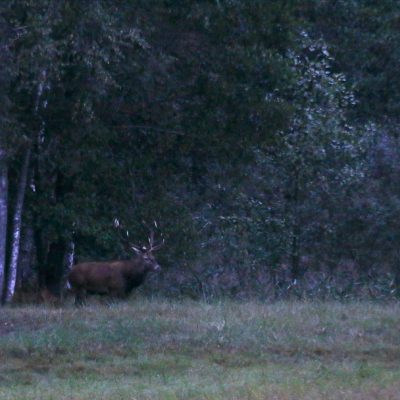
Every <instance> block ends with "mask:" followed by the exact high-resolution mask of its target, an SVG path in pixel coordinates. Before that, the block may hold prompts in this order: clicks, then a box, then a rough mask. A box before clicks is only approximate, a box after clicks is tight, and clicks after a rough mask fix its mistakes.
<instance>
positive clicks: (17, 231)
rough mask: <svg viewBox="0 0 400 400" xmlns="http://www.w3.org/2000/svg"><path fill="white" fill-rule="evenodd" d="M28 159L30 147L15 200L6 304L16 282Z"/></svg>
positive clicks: (9, 299)
mask: <svg viewBox="0 0 400 400" xmlns="http://www.w3.org/2000/svg"><path fill="white" fill-rule="evenodd" d="M30 158H31V147H30V146H29V147H28V149H27V150H26V154H25V159H24V163H23V165H22V170H21V176H20V179H19V184H18V193H17V200H16V205H15V211H14V216H13V225H12V244H11V259H10V264H9V265H8V271H7V285H6V286H7V290H6V296H5V302H6V303H10V302H11V300H12V298H13V296H14V293H15V285H16V282H17V267H18V257H19V247H20V242H21V223H22V211H23V208H24V199H25V191H26V182H27V178H28V171H29V161H30Z"/></svg>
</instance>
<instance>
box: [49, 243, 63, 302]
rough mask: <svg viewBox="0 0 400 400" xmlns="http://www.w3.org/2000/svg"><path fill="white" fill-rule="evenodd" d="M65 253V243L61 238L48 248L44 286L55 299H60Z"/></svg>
mask: <svg viewBox="0 0 400 400" xmlns="http://www.w3.org/2000/svg"><path fill="white" fill-rule="evenodd" d="M66 253H67V243H66V241H65V240H64V239H63V238H58V240H56V241H54V242H52V243H51V244H50V246H49V253H48V257H47V268H46V278H45V285H46V289H48V290H49V292H50V293H51V294H52V295H53V296H55V297H61V292H62V289H63V288H62V282H63V275H64V261H65V255H66Z"/></svg>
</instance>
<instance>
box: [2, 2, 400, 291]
mask: <svg viewBox="0 0 400 400" xmlns="http://www.w3.org/2000/svg"><path fill="white" fill-rule="evenodd" d="M134 3H135V4H133V2H130V1H125V2H119V3H118V4H115V2H110V1H106V0H99V1H93V2H82V1H69V2H50V3H49V2H48V1H43V0H40V1H31V0H24V1H9V2H7V4H6V3H5V4H2V5H1V6H0V14H1V18H0V33H2V39H1V40H2V42H1V43H2V46H3V47H2V48H4V49H5V51H3V52H2V53H1V55H0V57H1V61H2V64H4V65H5V68H4V69H3V70H2V72H1V74H0V83H1V91H0V100H1V101H2V103H3V104H4V105H5V106H4V107H3V109H2V110H1V113H2V114H1V125H0V127H1V129H2V130H4V131H7V132H11V133H12V134H11V135H9V136H8V139H9V140H8V147H9V148H8V153H9V156H10V157H9V158H10V178H11V180H10V181H11V182H12V183H11V190H10V192H11V196H10V198H11V199H13V198H14V195H15V193H14V192H15V186H16V185H14V182H16V181H17V177H18V174H19V170H20V159H21V154H22V150H23V147H24V145H25V144H26V143H29V142H30V143H31V144H32V146H33V159H32V163H31V164H32V165H31V170H32V172H31V177H30V185H29V187H30V190H29V193H28V196H27V202H26V210H25V215H26V216H27V220H28V221H29V222H30V223H31V224H32V225H33V227H34V231H35V238H36V239H35V240H36V242H37V243H36V244H35V246H36V250H37V253H38V254H39V253H41V251H40V249H42V253H43V254H42V256H40V254H39V256H38V257H37V258H38V264H39V265H38V266H39V269H40V268H41V267H40V264H43V265H45V264H47V261H46V260H47V259H48V258H52V257H50V256H49V254H48V252H49V250H48V249H49V248H51V244H52V243H55V242H57V241H62V242H64V243H65V242H67V241H69V240H72V239H73V240H74V241H75V242H76V251H77V257H78V258H79V259H87V258H91V259H94V258H110V257H122V256H124V257H126V256H127V255H128V254H127V253H126V251H125V250H124V246H123V244H122V243H121V240H120V239H119V237H118V233H117V232H115V231H114V230H113V228H112V224H113V220H114V218H119V219H120V220H121V222H122V224H123V226H124V228H125V229H126V230H128V231H129V233H130V238H131V239H132V242H134V243H143V242H145V241H146V239H147V236H148V234H149V225H152V224H153V221H154V220H156V221H158V223H159V225H160V231H161V232H163V234H164V237H165V239H166V246H165V249H164V253H163V254H162V255H161V258H162V259H163V260H162V261H163V262H164V264H165V265H166V266H167V269H168V268H169V269H171V270H175V271H176V272H177V274H179V273H181V272H182V273H185V270H188V271H189V274H192V275H193V277H196V278H193V279H194V280H193V281H192V283H193V285H199V286H202V289H201V290H206V289H205V288H207V287H210V286H211V283H210V281H212V280H213V279H219V278H218V276H219V275H218V274H219V272H221V271H222V272H221V273H222V274H223V273H224V272H227V271H228V272H229V273H231V275H232V276H234V275H235V276H237V280H238V282H239V283H238V284H236V286H235V287H236V289H237V290H239V289H240V286H245V287H247V289H248V291H250V290H255V289H254V285H256V286H257V285H258V286H257V287H261V288H262V287H270V286H268V285H271V282H272V286H273V287H277V286H278V287H279V290H278V291H279V293H281V292H285V290H286V289H284V288H287V287H288V286H289V285H292V284H293V282H295V281H296V282H297V281H298V280H299V279H301V278H303V275H304V274H305V273H306V272H307V270H309V271H312V272H315V271H323V272H324V273H326V274H328V275H332V274H334V273H335V271H336V269H338V268H337V267H338V266H339V265H340V263H342V262H343V260H347V261H348V260H351V262H352V263H353V265H354V270H355V273H357V274H362V273H363V272H366V273H368V272H369V271H370V269H371V268H372V267H371V268H370V267H363V266H362V265H364V264H365V262H366V260H368V259H371V257H369V255H370V254H371V253H370V249H371V247H373V246H372V245H371V242H372V239H371V238H372V237H373V236H374V234H372V233H371V232H375V233H376V232H382V231H385V230H384V229H382V228H380V227H381V225H382V220H383V219H382V218H381V216H382V215H384V216H385V219H388V218H389V217H388V216H390V215H392V216H396V215H397V209H398V207H397V203H398V193H397V191H396V188H395V186H396V184H395V182H396V179H395V178H394V174H389V175H390V176H391V177H392V178H391V181H390V185H389V187H390V188H391V189H390V190H389V189H388V190H389V192H388V193H387V196H386V197H389V198H390V201H389V202H387V203H385V202H384V201H383V200H382V199H381V196H380V195H379V190H377V189H376V188H381V189H382V188H383V187H385V188H386V186H385V184H386V180H384V179H382V180H381V178H380V177H378V178H376V175H374V174H375V171H376V169H379V167H380V165H381V164H379V162H377V158H376V157H375V156H374V152H375V150H376V148H377V146H378V147H379V143H381V142H382V143H383V142H384V141H385V137H386V135H391V134H393V132H395V131H396V129H397V126H398V123H397V114H398V112H397V111H398V107H399V104H400V103H399V99H398V93H399V90H398V87H399V78H398V74H397V69H396V66H397V65H398V61H399V54H398V46H397V43H398V39H399V37H398V15H397V14H398V13H397V9H396V2H394V1H390V0H385V1H382V2H379V4H374V3H373V2H370V1H365V0H357V1H351V2H347V1H336V2H334V3H332V2H326V1H324V2H320V1H309V2H305V3H304V2H300V1H297V0H290V1H278V0H276V1H275V0H274V1H261V0H260V1H259V0H257V1H255V0H237V1H236V0H235V1H233V0H229V1H228V0H220V1H204V2H189V1H181V2H171V1H163V0H154V1H137V2H134ZM3 83H4V85H3ZM378 127H379V128H378ZM382 143H381V144H382ZM382 146H383V145H382ZM382 146H381V147H382ZM383 147H384V146H383ZM386 150H387V148H385V151H386ZM393 160H394V158H392V162H390V161H387V160H386V161H385V163H383V164H385V165H388V167H387V168H389V169H390V168H394V165H393V163H394V162H393ZM365 187H367V189H365ZM385 193H386V192H385ZM365 198H368V201H367V202H368V204H369V206H368V207H367V208H365V207H364V206H363V200H364V199H365ZM371 204H372V205H371ZM366 209H368V212H366V211H365V210H366ZM392 210H394V211H393V212H391V211H392ZM371 214H372V215H373V216H374V217H373V218H372V219H371V217H370V215H371ZM371 225H372V226H373V229H370V228H369V227H370V226H371ZM395 230H396V228H395V226H394V225H393V227H391V228H390V229H389V230H388V231H387V232H386V231H385V234H383V237H387V236H386V234H387V235H389V236H390V238H393V237H397V236H396V235H395V234H394V232H395ZM161 232H158V234H160V233H161ZM367 237H368V238H369V239H368V243H369V244H368V245H363V244H362V242H363V239H364V238H367ZM353 238H354V240H356V242H357V243H356V244H355V245H354V246H352V245H349V243H351V242H352V240H353ZM393 243H397V239H393ZM393 247H396V246H393ZM394 253H395V252H394V251H393V252H391V254H392V256H391V257H390V261H389V262H388V265H389V264H390V265H391V266H392V267H389V269H391V270H392V271H391V272H393V273H394V274H395V275H396V274H397V275H396V276H397V278H396V279H397V281H398V282H400V273H398V268H395V267H393V266H394V265H395V264H396V263H395V261H394V260H395V259H396V257H395V256H394ZM385 254H387V250H385ZM381 256H382V252H376V254H375V256H374V259H375V260H379V257H381ZM304 259H308V260H309V261H308V265H307V266H306V265H305V264H307V263H305V262H304ZM302 260H303V261H302ZM310 260H311V261H310ZM396 262H397V261H396ZM396 265H397V264H396ZM53 267H54V266H49V268H50V269H51V268H53ZM326 271H328V272H326ZM396 271H397V272H396ZM321 276H322V275H321ZM318 279H322V281H323V280H324V279H325V278H318ZM388 279H389V278H388ZM389 281H390V279H389ZM201 282H203V283H204V285H203V284H202V285H200V283H201ZM254 282H257V283H254ZM253 284H254V285H253ZM246 285H247V286H246ZM252 285H253V286H252ZM238 288H239V289H238ZM236 289H235V290H236ZM263 293H264V292H263Z"/></svg>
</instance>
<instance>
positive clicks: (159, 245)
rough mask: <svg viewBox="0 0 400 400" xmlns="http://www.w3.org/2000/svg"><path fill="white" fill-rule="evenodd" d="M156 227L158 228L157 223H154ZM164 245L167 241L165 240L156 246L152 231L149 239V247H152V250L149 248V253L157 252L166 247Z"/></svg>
mask: <svg viewBox="0 0 400 400" xmlns="http://www.w3.org/2000/svg"><path fill="white" fill-rule="evenodd" d="M154 226H155V227H156V228H158V226H157V222H156V221H154ZM164 243H165V240H164V238H163V239H162V242H161V243H159V244H157V245H154V231H153V230H150V237H149V246H150V248H149V251H157V250H158V249H159V248H161V247H162V246H163V245H164Z"/></svg>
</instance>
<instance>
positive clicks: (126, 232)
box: [114, 218, 142, 253]
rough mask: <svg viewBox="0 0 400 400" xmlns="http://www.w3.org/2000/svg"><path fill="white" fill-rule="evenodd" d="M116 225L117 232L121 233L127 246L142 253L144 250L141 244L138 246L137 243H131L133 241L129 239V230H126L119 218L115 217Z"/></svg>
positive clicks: (120, 235) (121, 237)
mask: <svg viewBox="0 0 400 400" xmlns="http://www.w3.org/2000/svg"><path fill="white" fill-rule="evenodd" d="M114 227H115V228H116V229H117V232H118V233H119V237H120V239H121V241H122V242H123V243H124V244H125V247H126V248H129V249H132V250H133V251H135V252H136V253H140V252H141V251H142V250H141V249H140V246H137V245H135V244H133V243H131V241H130V240H129V231H128V230H126V231H125V230H124V228H123V227H122V225H121V223H120V222H119V219H118V218H114ZM123 232H124V233H125V234H124V233H123Z"/></svg>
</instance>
